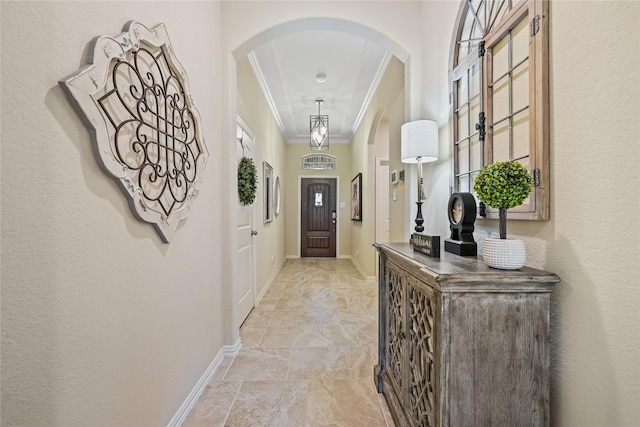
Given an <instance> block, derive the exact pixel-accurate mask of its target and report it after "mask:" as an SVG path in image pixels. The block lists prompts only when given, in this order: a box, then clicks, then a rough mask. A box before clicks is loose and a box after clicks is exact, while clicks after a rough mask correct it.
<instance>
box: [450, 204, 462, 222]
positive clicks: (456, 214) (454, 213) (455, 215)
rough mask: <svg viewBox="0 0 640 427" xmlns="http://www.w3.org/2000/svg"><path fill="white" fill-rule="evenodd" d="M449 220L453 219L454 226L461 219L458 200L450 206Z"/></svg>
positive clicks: (460, 208)
mask: <svg viewBox="0 0 640 427" xmlns="http://www.w3.org/2000/svg"><path fill="white" fill-rule="evenodd" d="M451 219H453V222H455V223H456V224H457V223H459V222H460V220H461V219H462V202H461V201H460V199H455V200H454V201H453V205H452V206H451Z"/></svg>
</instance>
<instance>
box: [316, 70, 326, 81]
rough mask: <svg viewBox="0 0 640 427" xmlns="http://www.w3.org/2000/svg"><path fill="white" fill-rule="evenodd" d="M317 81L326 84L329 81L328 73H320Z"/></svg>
mask: <svg viewBox="0 0 640 427" xmlns="http://www.w3.org/2000/svg"><path fill="white" fill-rule="evenodd" d="M316 81H317V82H318V83H324V82H326V81H327V73H323V72H319V73H318V74H317V75H316Z"/></svg>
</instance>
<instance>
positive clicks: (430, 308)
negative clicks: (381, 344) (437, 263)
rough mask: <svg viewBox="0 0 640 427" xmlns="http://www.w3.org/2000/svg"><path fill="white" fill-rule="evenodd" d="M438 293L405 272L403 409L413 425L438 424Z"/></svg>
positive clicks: (427, 426)
mask: <svg viewBox="0 0 640 427" xmlns="http://www.w3.org/2000/svg"><path fill="white" fill-rule="evenodd" d="M439 301H440V296H439V294H436V292H435V291H434V290H433V288H431V287H429V286H427V285H426V284H424V283H423V282H421V281H419V280H418V279H416V278H415V277H413V276H411V275H407V330H408V334H407V389H408V398H407V402H406V404H407V411H408V412H409V414H408V417H409V419H410V420H411V421H413V422H414V423H415V425H416V426H421V427H432V426H437V425H438V416H437V415H438V411H437V408H438V405H437V403H438V402H437V399H438V398H439V397H438V393H437V390H438V377H439V375H438V372H439V367H438V364H439V363H438V362H439V361H438V360H437V356H436V355H437V354H438V353H437V352H436V345H437V327H436V325H439V324H440V319H439V313H440V303H439Z"/></svg>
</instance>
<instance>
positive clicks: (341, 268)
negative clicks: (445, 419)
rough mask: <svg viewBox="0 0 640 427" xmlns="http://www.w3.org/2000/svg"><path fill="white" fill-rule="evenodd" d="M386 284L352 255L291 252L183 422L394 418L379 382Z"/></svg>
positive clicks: (241, 425) (233, 425)
mask: <svg viewBox="0 0 640 427" xmlns="http://www.w3.org/2000/svg"><path fill="white" fill-rule="evenodd" d="M377 287H378V284H377V282H376V281H372V280H363V278H362V275H361V274H360V272H359V271H358V270H357V269H356V268H355V266H354V265H353V263H352V262H351V261H350V260H348V259H321V258H314V259H288V260H287V262H286V263H285V265H284V266H283V267H282V269H281V271H280V272H279V273H278V275H277V277H276V278H275V280H274V281H273V282H272V284H271V285H270V287H269V289H267V291H266V292H265V296H264V297H263V299H262V300H261V301H260V303H259V304H258V305H257V306H256V307H255V308H254V309H253V311H252V312H251V314H250V315H249V317H248V318H247V320H246V321H245V322H244V324H243V325H242V327H241V329H240V337H241V340H242V348H241V350H240V352H239V354H238V355H237V356H236V357H235V358H231V357H227V358H224V359H223V361H222V363H221V364H220V366H219V367H218V369H217V370H216V372H215V373H214V376H213V378H214V380H212V381H211V383H210V384H209V385H208V386H207V389H206V390H205V392H203V394H202V396H201V397H200V399H199V400H198V402H197V403H196V405H195V406H194V409H193V410H192V411H191V414H189V416H188V418H187V420H186V421H185V424H184V425H185V426H187V427H194V426H196V427H197V426H225V427H227V426H229V427H254V426H270V427H271V426H278V427H280V426H296V427H303V426H307V427H317V426H324V427H326V426H337V427H359V426H366V427H370V426H372V427H375V426H387V427H392V426H393V421H392V419H391V417H390V415H389V412H388V408H387V406H386V403H385V402H384V398H381V396H379V395H378V394H377V392H376V391H375V388H374V382H373V367H374V365H375V364H376V361H377V351H378V345H377V342H378V326H377V325H378V323H377V322H378V305H377V304H378V291H377Z"/></svg>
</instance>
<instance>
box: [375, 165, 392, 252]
mask: <svg viewBox="0 0 640 427" xmlns="http://www.w3.org/2000/svg"><path fill="white" fill-rule="evenodd" d="M389 179H390V178H389V161H388V160H386V159H377V162H376V242H388V241H389Z"/></svg>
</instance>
